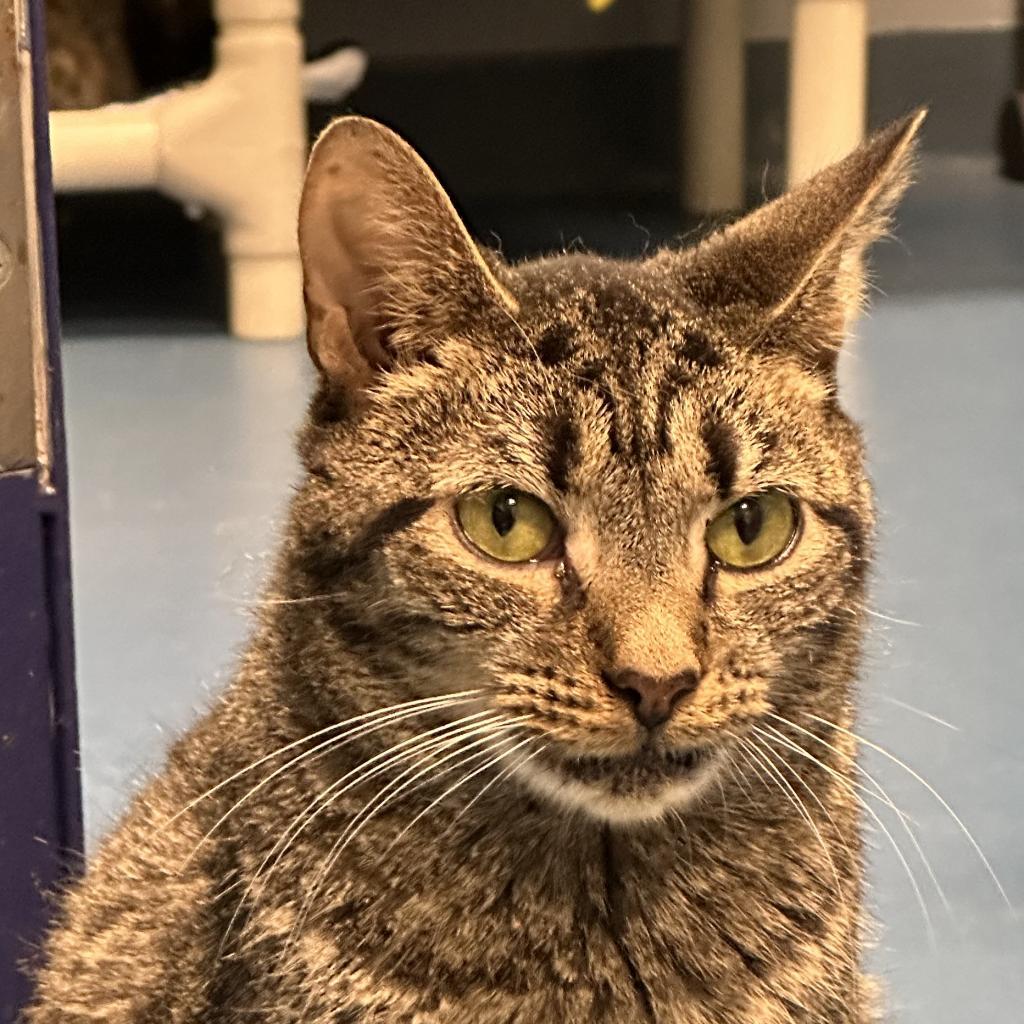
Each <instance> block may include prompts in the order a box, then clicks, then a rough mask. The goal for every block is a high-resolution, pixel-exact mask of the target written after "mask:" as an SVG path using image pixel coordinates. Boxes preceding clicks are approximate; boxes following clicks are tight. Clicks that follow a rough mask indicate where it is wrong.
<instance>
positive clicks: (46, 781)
mask: <svg viewBox="0 0 1024 1024" xmlns="http://www.w3.org/2000/svg"><path fill="white" fill-rule="evenodd" d="M30 11H31V35H32V42H33V50H32V57H33V82H34V111H33V116H34V133H35V146H36V187H37V194H38V197H39V198H38V216H39V226H40V237H41V245H42V257H43V266H44V276H45V280H44V287H45V303H46V317H47V332H48V333H47V339H46V341H47V370H48V377H49V396H50V401H49V414H50V424H51V436H52V443H53V450H52V452H51V467H52V469H51V479H52V488H49V489H46V490H44V489H43V488H42V487H41V486H40V484H39V482H38V480H37V478H36V475H35V473H33V472H25V473H8V474H3V475H0V1022H9V1021H14V1020H15V1019H16V1018H17V1015H18V1010H19V1008H20V1007H21V1006H23V1005H24V1003H25V1001H26V1000H27V998H28V996H29V993H30V984H29V980H28V978H27V976H26V975H25V973H24V971H23V967H22V965H23V963H24V961H26V960H27V959H28V958H29V957H30V956H31V955H32V953H33V951H34V950H35V949H37V948H38V944H39V940H40V938H41V936H42V934H43V932H44V931H45V929H46V926H47V923H48V921H49V918H50V913H51V910H52V904H51V902H50V899H49V895H48V894H50V893H52V892H53V891H54V890H55V889H56V888H58V887H59V886H60V885H61V884H63V883H64V882H65V881H66V880H67V879H68V878H69V877H71V876H72V875H73V874H75V873H77V872H78V870H79V869H80V866H81V851H82V810H81V793H80V788H79V778H78V750H77V748H78V733H77V715H76V705H75V689H74V648H73V643H72V618H71V575H70V551H69V541H68V512H67V464H66V457H65V448H64V417H63V395H62V390H61V375H60V313H59V307H58V301H57V273H56V241H55V234H54V216H53V187H52V176H51V170H50V151H49V138H48V134H47V101H46V89H45V51H44V47H43V40H44V34H43V23H42V16H43V15H42V3H41V2H40V0H30Z"/></svg>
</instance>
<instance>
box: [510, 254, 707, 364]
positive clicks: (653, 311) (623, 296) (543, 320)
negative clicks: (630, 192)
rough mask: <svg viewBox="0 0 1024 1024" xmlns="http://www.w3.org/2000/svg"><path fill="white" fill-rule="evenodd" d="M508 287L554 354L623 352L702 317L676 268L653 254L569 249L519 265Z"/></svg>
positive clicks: (611, 354) (665, 337)
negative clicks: (633, 257) (614, 256)
mask: <svg viewBox="0 0 1024 1024" xmlns="http://www.w3.org/2000/svg"><path fill="white" fill-rule="evenodd" d="M513 288H514V291H515V294H516V298H517V300H518V301H519V305H520V319H521V322H522V323H523V326H524V327H525V328H527V329H530V330H531V331H532V332H533V333H534V334H535V335H537V336H538V339H541V338H542V339H543V341H544V345H545V347H546V348H547V349H548V351H549V353H550V355H551V357H552V358H557V357H563V358H564V357H565V356H566V355H567V354H569V351H570V350H572V349H573V348H575V347H578V346H583V347H586V348H588V349H593V350H598V351H595V352H594V354H595V355H597V354H601V355H604V356H606V357H607V358H610V359H615V358H616V357H619V356H623V357H627V358H628V356H629V354H630V349H631V348H632V347H634V344H635V343H641V344H647V345H649V344H651V343H652V342H654V343H656V342H659V341H661V342H664V343H669V342H671V340H672V338H673V334H674V333H675V332H676V331H677V330H678V329H679V328H680V327H681V326H683V325H685V324H686V323H692V322H695V321H697V320H698V319H701V317H700V310H699V309H698V308H697V307H696V306H695V304H693V303H692V302H691V301H689V299H688V296H687V293H686V291H685V289H680V288H679V280H678V276H677V275H675V274H671V273H669V272H667V271H666V269H665V268H664V267H663V266H660V265H659V264H658V262H657V261H645V262H642V263H641V262H635V261H626V260H611V259H607V258H603V257H599V256H591V255H584V254H567V255H564V256H560V257H554V258H548V259H544V260H538V261H535V262H533V263H529V264H525V265H523V266H521V267H519V268H517V270H516V272H515V275H514V277H513ZM631 343H633V344H631Z"/></svg>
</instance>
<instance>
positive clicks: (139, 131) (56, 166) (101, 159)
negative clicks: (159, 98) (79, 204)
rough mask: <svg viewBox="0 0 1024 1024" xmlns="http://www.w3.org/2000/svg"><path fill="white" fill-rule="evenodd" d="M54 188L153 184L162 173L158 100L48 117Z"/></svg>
mask: <svg viewBox="0 0 1024 1024" xmlns="http://www.w3.org/2000/svg"><path fill="white" fill-rule="evenodd" d="M50 146H51V148H52V150H53V176H54V187H55V188H56V189H57V191H58V192H88V191H95V190H99V189H129V188H154V187H156V184H157V181H158V180H159V177H160V128H159V123H158V120H157V104H155V103H154V102H153V101H152V100H150V101H147V102H145V103H131V104H128V103H126V104H114V105H111V106H109V107H100V109H99V110H58V111H54V112H53V113H52V114H51V115H50Z"/></svg>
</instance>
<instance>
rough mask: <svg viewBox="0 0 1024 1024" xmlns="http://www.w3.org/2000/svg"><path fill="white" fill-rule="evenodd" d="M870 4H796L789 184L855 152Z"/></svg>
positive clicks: (811, 0) (845, 0)
mask: <svg viewBox="0 0 1024 1024" xmlns="http://www.w3.org/2000/svg"><path fill="white" fill-rule="evenodd" d="M867 64H868V5H867V0H794V3H793V29H792V37H791V41H790V82H789V156H788V163H789V168H788V172H789V173H788V176H789V183H790V184H791V185H794V184H796V183H797V182H799V181H802V180H804V179H805V178H807V177H809V176H810V175H811V174H813V173H814V172H815V171H817V170H820V169H821V168H822V167H824V166H825V165H826V164H829V163H831V162H832V161H833V160H836V159H838V158H839V157H841V156H843V155H844V154H845V153H847V152H849V150H851V149H853V148H854V147H855V146H856V145H857V144H858V143H859V142H860V141H861V139H862V138H863V136H864V123H865V118H866V106H867Z"/></svg>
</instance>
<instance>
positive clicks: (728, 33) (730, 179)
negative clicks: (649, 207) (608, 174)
mask: <svg viewBox="0 0 1024 1024" xmlns="http://www.w3.org/2000/svg"><path fill="white" fill-rule="evenodd" d="M684 11H685V13H686V25H685V27H684V35H683V42H684V46H683V55H682V67H681V69H680V81H681V85H682V121H683V131H682V138H681V145H682V150H681V153H680V167H681V168H682V184H681V190H682V204H683V207H684V209H686V210H688V211H691V212H694V213H717V212H720V211H723V210H738V209H740V208H741V207H742V206H743V148H744V147H743V128H744V101H743V89H744V48H743V0H691V2H689V3H686V4H684Z"/></svg>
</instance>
